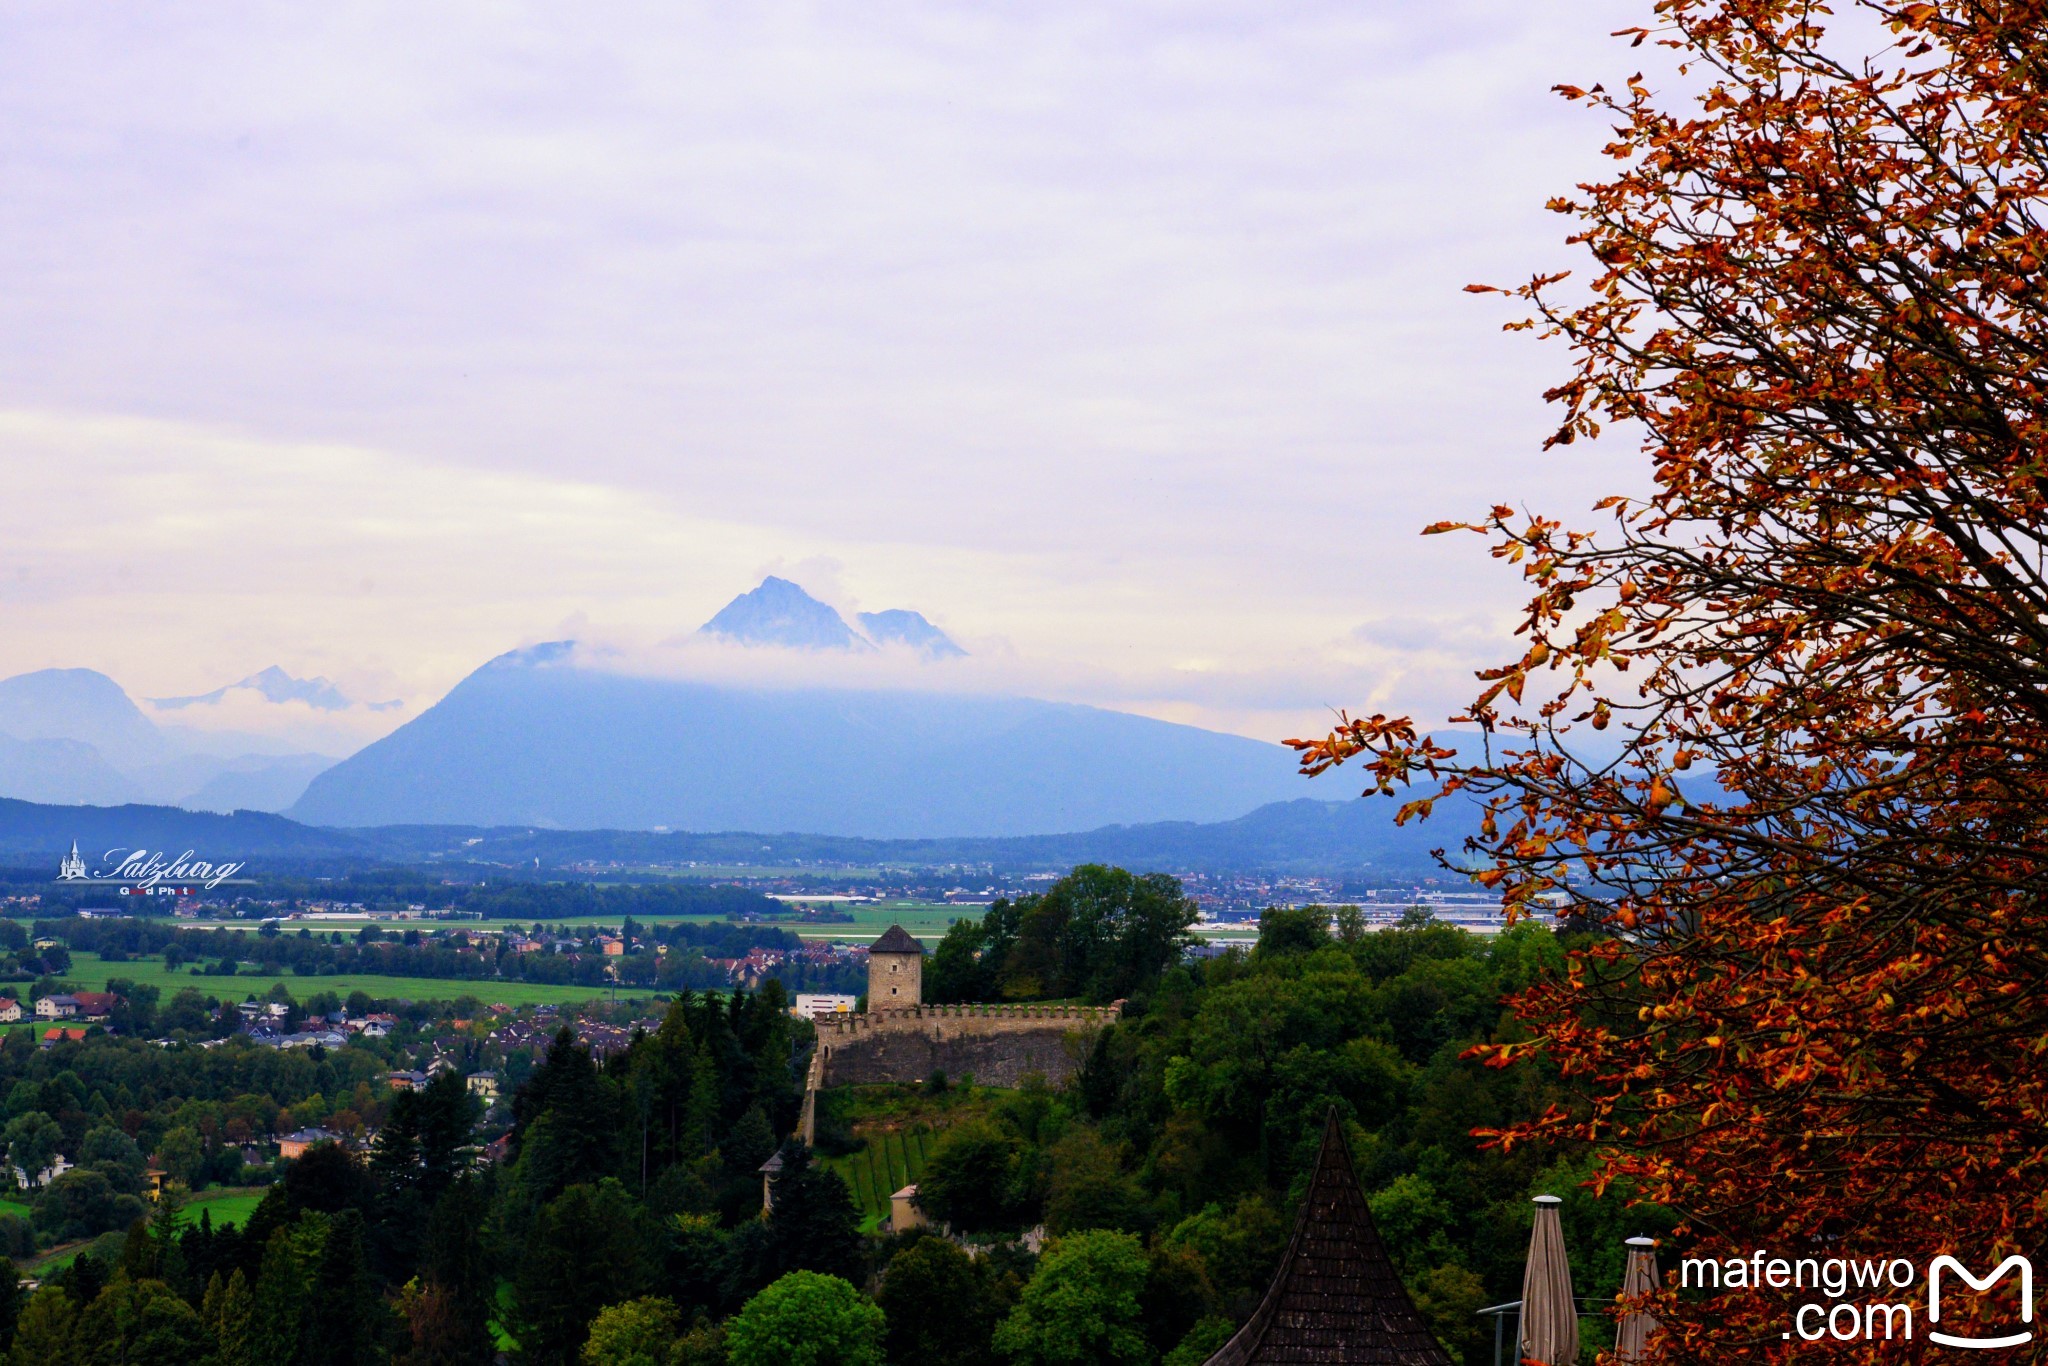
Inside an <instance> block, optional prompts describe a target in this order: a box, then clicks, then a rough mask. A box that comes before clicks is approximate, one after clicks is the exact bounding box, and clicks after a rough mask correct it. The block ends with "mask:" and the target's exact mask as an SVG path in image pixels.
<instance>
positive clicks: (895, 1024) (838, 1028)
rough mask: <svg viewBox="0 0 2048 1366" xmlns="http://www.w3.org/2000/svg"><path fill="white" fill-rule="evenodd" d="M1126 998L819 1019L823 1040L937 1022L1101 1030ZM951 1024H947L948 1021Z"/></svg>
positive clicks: (967, 1030)
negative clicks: (1092, 1002) (1079, 1003)
mask: <svg viewBox="0 0 2048 1366" xmlns="http://www.w3.org/2000/svg"><path fill="white" fill-rule="evenodd" d="M1123 1011H1124V1003H1123V1002H1122V1001H1112V1002H1110V1003H1109V1004H1108V1005H1106V1006H1076V1005H1052V1004H1046V1003H1043V1002H1031V1001H1013V1002H1004V1003H1001V1004H988V1003H975V1004H967V1005H916V1006H896V1007H889V1008H884V1009H882V1010H874V1009H870V1010H868V1011H867V1012H866V1013H864V1014H847V1015H821V1016H819V1017H818V1018H817V1019H816V1020H815V1021H814V1023H815V1024H816V1025H817V1027H818V1040H819V1042H820V1043H821V1044H829V1043H833V1042H838V1041H842V1040H847V1039H856V1038H860V1037H861V1036H863V1035H867V1034H876V1033H921V1032H923V1031H924V1030H925V1029H927V1028H931V1027H937V1028H938V1029H939V1030H940V1032H941V1033H942V1034H950V1033H956V1032H957V1033H961V1034H978V1033H1004V1032H1008V1030H1009V1029H1011V1028H1018V1027H1021V1028H1024V1029H1031V1030H1038V1029H1053V1028H1058V1029H1100V1028H1102V1027H1103V1026H1105V1025H1110V1024H1114V1023H1116V1021H1117V1020H1118V1019H1119V1018H1120V1017H1121V1016H1122V1015H1123ZM948 1025H950V1026H952V1028H951V1029H948V1028H947V1026H948Z"/></svg>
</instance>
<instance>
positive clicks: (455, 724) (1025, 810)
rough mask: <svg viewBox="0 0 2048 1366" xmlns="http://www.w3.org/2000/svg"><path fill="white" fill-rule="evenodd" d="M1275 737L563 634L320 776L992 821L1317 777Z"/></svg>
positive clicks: (536, 821)
mask: <svg viewBox="0 0 2048 1366" xmlns="http://www.w3.org/2000/svg"><path fill="white" fill-rule="evenodd" d="M1305 781H1306V780H1305V779H1303V778H1301V777H1300V776H1299V774H1298V773H1297V772H1296V768H1295V763H1294V760H1293V756H1292V755H1291V754H1290V752H1289V751H1287V750H1286V749H1285V748H1283V747H1282V746H1279V745H1273V744H1268V743H1265V742H1263V741H1257V740H1249V739H1246V738H1244V737H1242V736H1234V735H1222V734H1219V733H1217V732H1213V731H1204V730H1199V729H1197V728H1195V727H1192V726H1180V725H1175V724H1173V723H1171V722H1166V721H1157V720H1153V719H1151V718H1149V717H1141V716H1133V715H1129V714H1127V713H1123V712H1112V711H1105V710H1101V709H1098V708H1093V707H1086V706H1081V705H1079V704H1074V703H1058V702H1042V701H1036V700H1032V699H1027V698H1014V697H982V696H975V695H966V694H948V693H936V692H910V691H886V690H876V691H851V690H835V689H831V688H826V687H816V686H814V687H807V688H805V687H792V688H782V689H742V688H734V687H729V686H724V685H718V684H711V683H702V682H691V681H678V680H669V679H651V678H641V677H632V676H627V675H622V674H613V673H607V672H603V671H601V670H598V669H592V668H584V667H579V666H578V665H576V664H575V663H574V662H573V656H572V654H571V646H570V645H569V643H568V642H550V643H548V644H545V645H541V646H535V647H531V648H529V649H526V650H520V651H512V652H508V653H506V654H503V655H499V656H498V657H497V658H495V659H493V660H491V661H489V662H488V663H486V664H485V665H483V666H482V667H481V668H479V669H477V670H476V671H474V672H473V673H471V674H470V675H469V677H467V678H465V679H464V680H463V681H462V682H460V683H459V684H457V685H456V686H455V687H454V688H453V689H451V690H450V691H449V693H448V694H447V696H445V697H443V698H442V699H441V701H440V702H438V703H436V704H435V705H434V706H433V707H431V708H429V709H427V710H426V711H425V712H423V713H422V714H420V715H419V716H417V717H415V718H413V719H412V720H411V721H409V722H408V723H407V724H406V725H404V726H401V727H400V728H399V729H398V730H396V731H393V732H392V733H391V734H390V735H388V736H386V737H384V738H383V739H381V740H378V741H376V742H375V743H373V744H370V745H368V746H365V747H364V748H363V749H362V750H360V751H359V752H357V753H356V754H354V755H352V756H350V757H349V758H348V759H345V760H343V761H342V762H340V763H338V764H336V765H335V766H334V767H333V768H330V769H328V770H327V771H326V772H324V773H322V774H320V775H319V776H318V777H316V778H314V779H313V781H312V782H311V783H310V784H309V785H308V787H307V789H306V793H305V795H304V796H303V797H301V798H300V799H299V801H298V802H296V803H295V804H294V805H293V806H291V807H290V808H288V809H287V812H286V814H288V815H290V816H291V817H293V818H294V819H298V820H304V821H308V822H311V823H316V824H321V825H333V826H370V825H390V824H464V825H501V824H503V825H515V824H516V825H541V826H548V827H553V828H559V829H571V828H576V829H581V828H592V827H618V828H627V829H652V828H654V827H657V826H667V827H673V828H686V829H707V828H708V829H764V828H765V829H804V830H811V831H816V832H819V833H821V834H831V835H857V836H863V837H868V838H909V837H935V836H959V837H964V836H998V835H1018V834H1028V833H1032V832H1033V831H1037V830H1046V829H1085V828H1091V827H1093V826H1096V825H1102V824H1110V823H1115V822H1130V821H1148V820H1163V819H1192V820H1216V819H1225V818H1228V817H1232V816H1236V815H1240V814H1242V813H1243V812H1245V811H1246V810H1249V809H1250V808H1252V807H1255V806H1258V805H1260V804H1261V803H1263V802H1267V801H1273V800H1282V799H1286V798H1291V797H1294V796H1299V795H1305V794H1304V793H1303V790H1302V784H1303V783H1304V782H1305Z"/></svg>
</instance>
